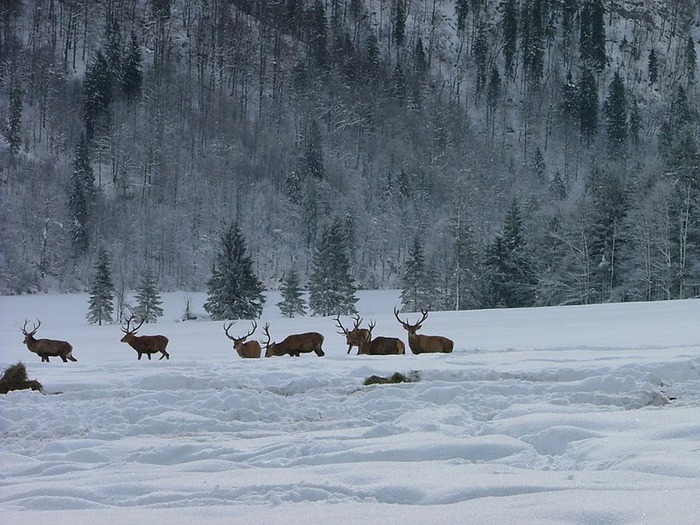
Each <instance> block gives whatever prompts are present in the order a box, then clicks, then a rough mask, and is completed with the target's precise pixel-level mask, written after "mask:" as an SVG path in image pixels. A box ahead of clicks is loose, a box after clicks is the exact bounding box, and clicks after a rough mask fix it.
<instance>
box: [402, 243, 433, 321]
mask: <svg viewBox="0 0 700 525" xmlns="http://www.w3.org/2000/svg"><path fill="white" fill-rule="evenodd" d="M432 275H433V274H432V272H430V269H429V268H428V267H427V264H426V262H425V253H424V251H423V244H422V242H421V240H420V238H419V237H418V236H416V237H415V238H414V239H413V244H412V245H411V248H410V249H409V251H408V258H407V259H406V264H405V266H404V273H403V277H402V279H401V309H402V310H403V311H406V312H417V311H419V310H422V309H426V310H430V309H432V308H433V302H434V301H433V297H432V290H433V284H434V283H433V278H432Z"/></svg>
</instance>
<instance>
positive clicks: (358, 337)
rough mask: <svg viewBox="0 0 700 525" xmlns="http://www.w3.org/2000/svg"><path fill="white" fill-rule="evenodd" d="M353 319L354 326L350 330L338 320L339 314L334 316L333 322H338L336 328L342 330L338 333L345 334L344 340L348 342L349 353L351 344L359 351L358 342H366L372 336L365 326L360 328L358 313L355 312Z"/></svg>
mask: <svg viewBox="0 0 700 525" xmlns="http://www.w3.org/2000/svg"><path fill="white" fill-rule="evenodd" d="M353 319H354V320H355V327H354V328H353V329H352V330H348V329H347V328H345V327H344V326H343V324H342V323H341V322H340V315H337V316H336V317H335V322H336V323H338V328H340V329H341V330H342V331H341V332H338V333H339V334H341V335H344V336H345V342H346V343H347V344H348V354H349V353H350V350H352V347H353V346H356V347H357V351H358V353H359V351H360V343H362V342H363V341H364V342H367V341H369V340H370V339H371V338H372V333H371V332H370V331H369V330H367V329H366V328H360V324H361V323H362V318H361V317H360V316H359V314H356V315H355V316H354V317H353Z"/></svg>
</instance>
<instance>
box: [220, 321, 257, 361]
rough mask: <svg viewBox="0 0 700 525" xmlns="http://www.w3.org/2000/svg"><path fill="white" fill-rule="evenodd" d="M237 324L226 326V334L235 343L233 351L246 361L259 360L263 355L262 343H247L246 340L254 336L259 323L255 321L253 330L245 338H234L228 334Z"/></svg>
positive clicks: (232, 323)
mask: <svg viewBox="0 0 700 525" xmlns="http://www.w3.org/2000/svg"><path fill="white" fill-rule="evenodd" d="M234 324H235V321H234V322H231V323H229V325H228V326H226V325H224V332H225V333H226V337H228V338H229V339H230V340H231V341H233V349H234V350H235V351H236V353H237V354H238V355H239V356H240V357H242V358H244V359H257V358H259V357H260V356H261V355H262V348H260V343H259V342H257V341H247V342H246V339H247V338H248V337H250V336H251V335H253V333H254V332H255V329H256V328H257V327H258V325H257V323H256V322H255V321H253V329H252V330H251V331H250V332H248V333H247V334H246V335H244V336H243V337H233V336H232V335H230V334H229V333H228V330H229V328H231V327H232V326H233V325H234Z"/></svg>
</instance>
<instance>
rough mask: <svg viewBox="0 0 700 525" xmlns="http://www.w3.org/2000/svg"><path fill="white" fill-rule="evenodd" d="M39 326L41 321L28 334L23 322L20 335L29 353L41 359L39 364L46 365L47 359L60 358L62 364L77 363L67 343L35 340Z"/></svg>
mask: <svg viewBox="0 0 700 525" xmlns="http://www.w3.org/2000/svg"><path fill="white" fill-rule="evenodd" d="M40 326H41V321H39V322H38V324H37V325H36V326H35V327H34V329H33V330H32V331H30V332H27V330H26V329H27V321H25V322H24V326H23V327H22V333H23V334H24V344H25V345H27V348H28V349H29V351H30V352H32V353H35V354H36V355H38V356H39V357H41V362H42V363H44V362H46V363H48V362H50V361H49V357H60V358H61V360H62V361H63V362H64V363H67V362H68V361H77V359H76V358H75V357H73V346H72V345H71V344H70V343H68V342H67V341H55V340H53V339H35V338H34V334H35V333H36V331H37V330H38V329H39V327H40Z"/></svg>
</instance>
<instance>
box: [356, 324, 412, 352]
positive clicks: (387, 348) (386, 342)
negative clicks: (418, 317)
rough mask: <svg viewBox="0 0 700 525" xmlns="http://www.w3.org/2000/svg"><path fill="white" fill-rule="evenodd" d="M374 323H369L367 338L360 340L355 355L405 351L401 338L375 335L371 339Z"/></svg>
mask: <svg viewBox="0 0 700 525" xmlns="http://www.w3.org/2000/svg"><path fill="white" fill-rule="evenodd" d="M375 326H376V323H375V322H374V321H371V322H370V323H369V339H367V340H364V341H361V342H360V349H359V350H358V351H357V355H403V354H405V353H406V346H405V345H404V344H403V341H402V340H401V339H397V338H396V337H381V336H380V337H375V338H374V339H372V330H374V327H375Z"/></svg>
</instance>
